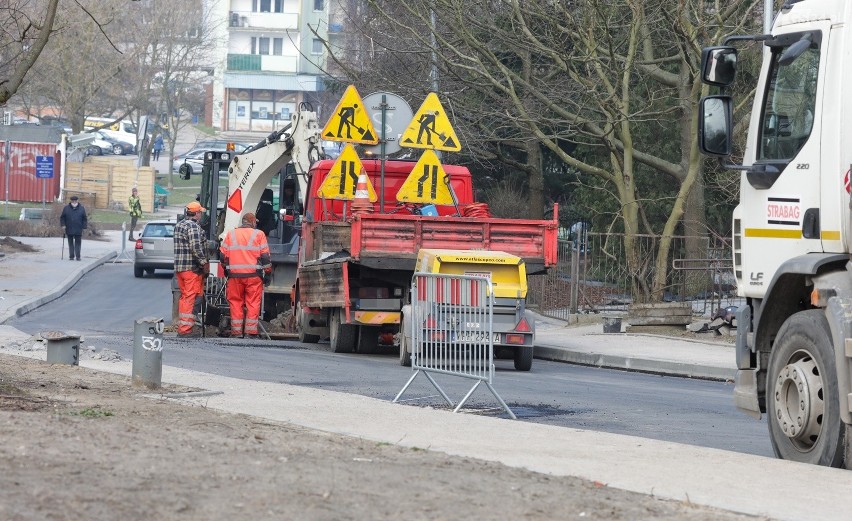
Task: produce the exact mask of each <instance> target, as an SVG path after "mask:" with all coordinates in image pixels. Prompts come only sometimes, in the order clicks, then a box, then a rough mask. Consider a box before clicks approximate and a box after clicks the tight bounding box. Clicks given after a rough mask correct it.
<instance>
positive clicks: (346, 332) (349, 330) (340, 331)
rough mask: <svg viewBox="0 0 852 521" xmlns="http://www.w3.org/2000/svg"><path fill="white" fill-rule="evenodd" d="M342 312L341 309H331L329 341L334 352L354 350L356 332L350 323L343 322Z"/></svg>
mask: <svg viewBox="0 0 852 521" xmlns="http://www.w3.org/2000/svg"><path fill="white" fill-rule="evenodd" d="M343 313H344V311H343V310H342V309H336V310H333V311H332V312H331V317H330V318H331V320H330V321H329V322H330V327H329V343H330V344H331V350H332V351H333V352H335V353H351V352H352V351H354V350H355V341H356V340H357V336H356V335H357V333H358V332H357V330H356V328H355V326H353V325H352V324H344V323H343Z"/></svg>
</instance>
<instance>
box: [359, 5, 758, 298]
mask: <svg viewBox="0 0 852 521" xmlns="http://www.w3.org/2000/svg"><path fill="white" fill-rule="evenodd" d="M367 4H368V5H369V6H370V7H371V9H372V11H371V13H372V14H371V16H374V17H377V18H378V19H380V20H381V23H378V24H375V23H374V25H376V26H378V27H379V28H380V29H379V30H378V31H373V32H369V29H368V28H367V27H366V26H362V31H363V32H362V34H363V35H364V36H362V37H361V38H362V39H363V38H364V37H369V38H370V40H369V41H370V43H371V44H372V45H373V46H374V47H375V46H376V45H377V44H379V47H381V48H382V49H383V50H384V52H385V53H386V55H384V54H383V55H382V57H381V58H382V59H384V60H386V61H388V62H392V61H393V60H396V61H397V63H398V64H399V66H401V67H407V68H408V72H409V74H407V75H406V76H405V79H404V80H403V81H400V82H397V84H400V83H401V84H403V85H404V84H410V83H411V82H412V81H419V82H420V89H421V90H429V89H431V84H430V83H429V82H428V81H425V80H426V78H427V75H426V74H425V73H426V72H427V71H429V70H430V69H431V67H432V66H433V65H434V66H435V67H437V68H438V70H439V73H440V87H439V90H440V91H441V95H442V96H443V98H444V99H447V100H449V102H448V104H449V106H450V107H451V109H450V110H452V111H453V114H454V115H455V116H456V119H455V120H454V121H457V122H461V124H460V126H461V128H460V129H457V130H459V131H460V137H462V139H463V140H464V141H465V142H466V144H467V145H468V146H471V147H472V148H474V149H475V150H477V151H482V156H483V157H494V158H497V159H499V160H501V161H504V162H509V163H510V164H512V162H514V164H515V166H516V167H517V168H518V169H519V170H522V171H524V172H525V173H526V174H527V176H528V181H529V189H530V195H531V197H532V198H538V199H539V200H540V199H541V197H542V189H541V187H542V186H543V182H542V179H543V177H542V176H543V174H542V164H541V155H540V152H542V151H546V153H547V154H549V155H551V156H552V157H555V158H558V160H559V161H561V162H562V163H563V164H564V165H565V167H567V169H569V170H571V171H575V172H578V173H580V174H581V175H585V176H592V177H594V178H596V179H598V180H599V181H600V183H601V184H600V187H601V188H603V189H604V190H606V192H607V193H609V194H611V196H612V197H613V200H614V201H615V203H616V207H617V214H616V215H614V220H613V223H612V225H613V229H616V230H619V231H621V232H623V233H624V237H625V238H624V242H625V251H627V252H628V258H627V259H626V263H627V265H628V268H629V270H630V272H631V279H632V283H633V285H634V298H636V299H637V300H647V299H659V298H661V297H662V294H663V290H664V289H665V285H666V279H667V275H668V273H669V268H668V259H669V253H670V248H671V237H672V236H673V235H674V234H675V233H676V232H677V231H678V230H679V229H680V230H683V231H684V232H685V233H687V234H696V235H698V234H703V233H704V229H703V226H704V224H703V223H704V216H703V214H704V208H703V201H704V196H703V191H702V188H703V182H702V177H703V169H702V165H703V162H702V160H701V158H700V156H699V154H698V150H697V146H696V139H695V128H696V124H695V121H696V118H697V102H698V99H699V97H700V95H701V94H702V93H703V92H706V87H703V86H702V84H701V83H700V78H699V75H698V74H697V70H698V62H699V59H700V52H701V47H702V46H703V45H709V44H712V43H715V42H718V41H720V40H721V39H722V37H723V36H725V35H727V34H732V33H736V32H745V31H746V29H747V28H750V27H752V26H757V25H758V24H759V21H760V16H759V13H755V9H756V7H755V6H756V5H757V3H755V2H749V1H746V0H726V1H722V2H711V1H704V0H678V1H674V0H662V1H660V2H648V1H644V0H626V1H625V2H609V1H605V0H588V1H585V2H581V3H577V2H561V1H553V0H523V1H522V0H466V1H465V2H458V1H456V0H393V1H390V0H368V2H367ZM388 27H391V28H392V30H391V31H388ZM388 35H391V36H388ZM390 55H395V56H394V57H393V58H391V57H390ZM360 56H361V59H362V61H363V60H364V54H363V53H362V54H361V55H360ZM373 59H374V60H375V61H374V62H373V63H371V64H369V66H368V67H364V66H359V67H357V68H356V67H353V68H352V70H351V71H349V72H350V73H351V74H352V75H355V74H358V79H359V80H360V81H366V76H368V75H367V74H364V73H362V72H361V71H366V70H370V74H372V75H374V76H378V77H381V78H382V79H385V80H392V78H393V77H399V76H400V74H399V67H397V68H396V69H395V70H394V71H393V73H391V74H383V73H380V72H377V67H376V66H375V65H376V62H378V61H379V60H378V59H375V58H373ZM566 143H570V144H571V146H566ZM488 152H490V156H488V155H487V154H488ZM660 179H665V180H666V181H665V182H659V181H658V180H660ZM649 184H653V185H655V186H663V187H668V188H667V192H660V191H651V192H648V191H647V187H648V186H649ZM643 187H644V188H643ZM643 189H644V190H645V192H643ZM661 193H663V194H664V195H665V197H666V201H664V205H665V207H666V208H667V214H666V215H665V216H664V217H663V220H662V222H658V221H657V220H652V219H650V218H649V215H648V213H647V208H648V205H649V204H651V203H654V204H659V203H658V201H656V199H658V198H659V196H660V194H661ZM532 208H533V210H534V211H535V212H536V214H540V212H539V208H543V204H541V202H539V203H532ZM534 215H535V214H534ZM643 233H653V234H659V235H661V236H662V240H661V241H659V243H658V244H659V247H658V249H657V254H656V258H655V259H653V260H652V262H648V259H642V258H639V255H638V254H637V253H635V252H637V251H638V249H637V248H635V241H636V239H637V237H638V236H639V235H640V234H643Z"/></svg>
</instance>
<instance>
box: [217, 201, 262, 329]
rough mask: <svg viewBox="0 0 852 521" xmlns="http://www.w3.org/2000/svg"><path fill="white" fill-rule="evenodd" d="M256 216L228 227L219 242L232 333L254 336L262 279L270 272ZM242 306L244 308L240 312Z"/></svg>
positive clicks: (248, 214) (246, 216)
mask: <svg viewBox="0 0 852 521" xmlns="http://www.w3.org/2000/svg"><path fill="white" fill-rule="evenodd" d="M256 227H257V218H256V217H255V216H254V214H253V213H247V214H245V215H244V216H243V218H242V225H241V226H240V227H239V228H236V229H234V230H231V231H230V232H228V234H227V235H226V236H225V240H224V241H222V246H221V247H220V248H219V250H220V251H221V252H222V267H223V268H225V274H226V275H227V277H228V288H227V291H226V296H227V297H228V307H229V308H230V311H231V336H232V337H241V336H243V334H244V332H243V330H245V336H246V337H248V338H257V330H258V322H259V320H260V306H261V303H262V301H263V279H264V275H265V274H266V273H269V272H271V271H272V260H271V257H270V254H269V244H268V243H267V242H266V234H264V233H263V231H262V230H258V229H257V228H256ZM243 306H245V311H243Z"/></svg>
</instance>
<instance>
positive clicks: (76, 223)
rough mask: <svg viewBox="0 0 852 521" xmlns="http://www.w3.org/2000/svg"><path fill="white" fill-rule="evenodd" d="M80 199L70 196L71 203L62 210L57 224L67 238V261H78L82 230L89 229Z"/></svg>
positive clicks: (87, 219)
mask: <svg viewBox="0 0 852 521" xmlns="http://www.w3.org/2000/svg"><path fill="white" fill-rule="evenodd" d="M79 200H80V198H79V197H77V196H76V195H72V196H71V202H70V203H68V204H67V205H65V208H63V209H62V215H60V216H59V224H60V225H61V226H62V232H63V233H64V235H65V236H66V237H68V260H74V259H77V260H80V243H81V242H82V240H83V230H85V229H86V228H88V227H89V218H88V216H86V209H85V208H84V207H83V205H82V204H80V201H79Z"/></svg>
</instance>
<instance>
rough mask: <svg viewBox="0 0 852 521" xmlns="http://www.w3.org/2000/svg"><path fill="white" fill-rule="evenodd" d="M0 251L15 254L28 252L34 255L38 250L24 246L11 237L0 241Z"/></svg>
mask: <svg viewBox="0 0 852 521" xmlns="http://www.w3.org/2000/svg"><path fill="white" fill-rule="evenodd" d="M0 251H2V252H3V253H17V252H28V253H34V252H37V251H39V250H38V248H36V247H34V246H30V245H29V244H24V243H22V242H21V241H19V240H16V239H13V238H11V237H3V238H2V239H0Z"/></svg>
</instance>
